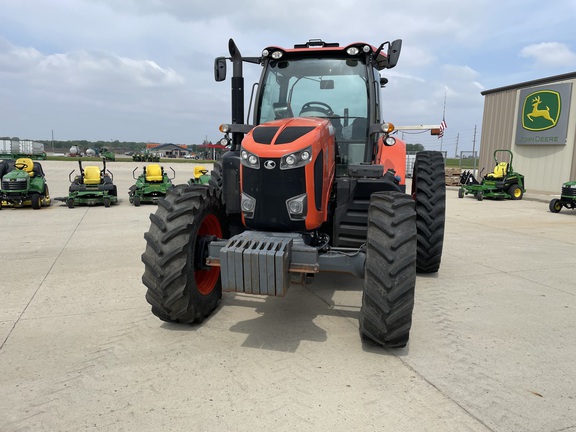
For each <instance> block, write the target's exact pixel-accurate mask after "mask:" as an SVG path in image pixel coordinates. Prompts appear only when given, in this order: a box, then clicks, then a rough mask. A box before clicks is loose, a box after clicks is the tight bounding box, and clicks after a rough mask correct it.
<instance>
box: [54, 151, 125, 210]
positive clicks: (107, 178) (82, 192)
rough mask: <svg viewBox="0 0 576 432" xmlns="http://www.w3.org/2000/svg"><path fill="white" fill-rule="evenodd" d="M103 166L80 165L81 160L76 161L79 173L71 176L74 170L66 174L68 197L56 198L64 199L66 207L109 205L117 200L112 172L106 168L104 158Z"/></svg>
mask: <svg viewBox="0 0 576 432" xmlns="http://www.w3.org/2000/svg"><path fill="white" fill-rule="evenodd" d="M102 164H103V168H102V169H100V168H99V167H97V166H94V165H90V166H87V167H82V161H81V160H79V161H78V166H79V168H80V173H79V175H76V176H74V177H73V178H72V174H74V172H75V170H72V171H71V172H70V174H68V179H69V180H70V182H71V184H70V188H69V194H68V197H65V198H56V199H58V200H59V201H65V202H66V204H67V205H68V208H74V207H75V206H77V205H98V204H103V205H104V207H110V205H111V204H115V203H117V202H118V193H117V190H116V186H115V185H114V183H113V175H112V173H111V172H110V171H109V170H107V169H106V159H105V158H103V159H102Z"/></svg>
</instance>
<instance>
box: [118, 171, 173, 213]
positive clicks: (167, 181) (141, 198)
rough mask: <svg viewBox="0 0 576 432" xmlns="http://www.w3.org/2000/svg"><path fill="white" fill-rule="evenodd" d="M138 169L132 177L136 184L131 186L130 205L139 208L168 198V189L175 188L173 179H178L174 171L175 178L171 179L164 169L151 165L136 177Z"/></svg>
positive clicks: (129, 193) (129, 191)
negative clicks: (142, 204) (141, 205)
mask: <svg viewBox="0 0 576 432" xmlns="http://www.w3.org/2000/svg"><path fill="white" fill-rule="evenodd" d="M137 169H138V167H136V168H134V171H132V177H133V178H134V179H136V183H135V184H134V185H132V186H130V189H129V190H128V196H129V199H130V203H132V204H134V205H135V206H136V207H138V206H139V205H140V204H141V203H152V204H156V203H158V199H159V198H163V197H165V196H166V192H167V191H168V189H170V188H171V187H173V185H172V179H174V177H176V172H175V171H174V170H173V169H172V167H170V169H171V170H172V173H173V176H172V177H169V176H168V174H167V173H166V172H164V168H163V167H161V166H160V165H158V164H150V165H147V166H145V167H144V168H143V171H142V174H140V175H139V176H138V177H136V175H135V173H136V170H137Z"/></svg>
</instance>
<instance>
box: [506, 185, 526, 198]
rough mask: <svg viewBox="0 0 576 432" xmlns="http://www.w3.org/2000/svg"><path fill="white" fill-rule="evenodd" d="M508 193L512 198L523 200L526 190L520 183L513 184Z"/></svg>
mask: <svg viewBox="0 0 576 432" xmlns="http://www.w3.org/2000/svg"><path fill="white" fill-rule="evenodd" d="M508 195H510V199H512V200H521V199H522V197H523V196H524V191H523V190H522V188H521V187H520V186H518V184H513V185H512V186H510V187H509V188H508Z"/></svg>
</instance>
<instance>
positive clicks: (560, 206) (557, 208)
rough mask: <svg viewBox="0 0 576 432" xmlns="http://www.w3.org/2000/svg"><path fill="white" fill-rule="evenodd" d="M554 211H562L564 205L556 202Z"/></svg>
mask: <svg viewBox="0 0 576 432" xmlns="http://www.w3.org/2000/svg"><path fill="white" fill-rule="evenodd" d="M554 209H555V210H558V211H560V210H562V204H561V203H560V202H559V201H557V202H555V203H554Z"/></svg>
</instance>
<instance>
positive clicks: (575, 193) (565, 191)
mask: <svg viewBox="0 0 576 432" xmlns="http://www.w3.org/2000/svg"><path fill="white" fill-rule="evenodd" d="M562 196H567V197H574V198H576V188H575V187H563V188H562Z"/></svg>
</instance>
